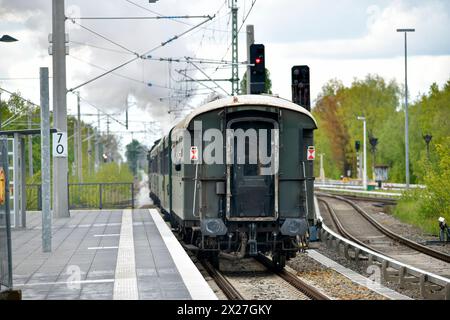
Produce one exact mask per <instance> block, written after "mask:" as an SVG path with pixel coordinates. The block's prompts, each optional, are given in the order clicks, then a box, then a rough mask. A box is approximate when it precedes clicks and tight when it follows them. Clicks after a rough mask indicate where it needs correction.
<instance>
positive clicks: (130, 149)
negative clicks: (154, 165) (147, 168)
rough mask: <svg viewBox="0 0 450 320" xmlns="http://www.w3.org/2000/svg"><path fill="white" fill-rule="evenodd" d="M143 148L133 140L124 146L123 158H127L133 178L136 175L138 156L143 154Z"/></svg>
mask: <svg viewBox="0 0 450 320" xmlns="http://www.w3.org/2000/svg"><path fill="white" fill-rule="evenodd" d="M144 150H145V148H144V146H143V145H141V144H140V143H139V141H137V140H135V139H133V141H131V142H130V143H129V144H127V145H126V152H125V156H126V157H127V163H128V166H129V167H130V170H131V172H132V173H133V175H134V176H136V175H137V166H138V160H139V158H140V156H141V155H142V154H143V153H144Z"/></svg>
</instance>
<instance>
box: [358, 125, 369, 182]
mask: <svg viewBox="0 0 450 320" xmlns="http://www.w3.org/2000/svg"><path fill="white" fill-rule="evenodd" d="M358 120H362V121H363V133H364V139H363V157H364V172H363V188H364V190H367V152H366V118H365V117H358Z"/></svg>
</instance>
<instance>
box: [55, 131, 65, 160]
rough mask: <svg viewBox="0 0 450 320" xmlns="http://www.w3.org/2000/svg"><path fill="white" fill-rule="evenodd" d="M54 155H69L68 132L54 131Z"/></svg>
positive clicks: (60, 156)
mask: <svg viewBox="0 0 450 320" xmlns="http://www.w3.org/2000/svg"><path fill="white" fill-rule="evenodd" d="M53 157H54V158H58V157H59V158H66V157H67V132H64V131H60V132H54V133H53Z"/></svg>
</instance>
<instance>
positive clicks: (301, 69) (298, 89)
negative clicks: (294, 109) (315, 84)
mask: <svg viewBox="0 0 450 320" xmlns="http://www.w3.org/2000/svg"><path fill="white" fill-rule="evenodd" d="M291 85H292V102H294V103H296V104H298V105H300V106H302V107H304V108H306V109H308V110H311V100H310V99H311V98H310V91H309V67H308V66H293V67H292V83H291Z"/></svg>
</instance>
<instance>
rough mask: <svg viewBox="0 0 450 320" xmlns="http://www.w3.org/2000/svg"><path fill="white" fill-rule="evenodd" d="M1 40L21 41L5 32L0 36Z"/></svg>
mask: <svg viewBox="0 0 450 320" xmlns="http://www.w3.org/2000/svg"><path fill="white" fill-rule="evenodd" d="M0 41H1V42H16V41H19V40H17V39H16V38H13V37H11V36H9V35H7V34H4V35H3V36H2V37H1V38H0Z"/></svg>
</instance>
